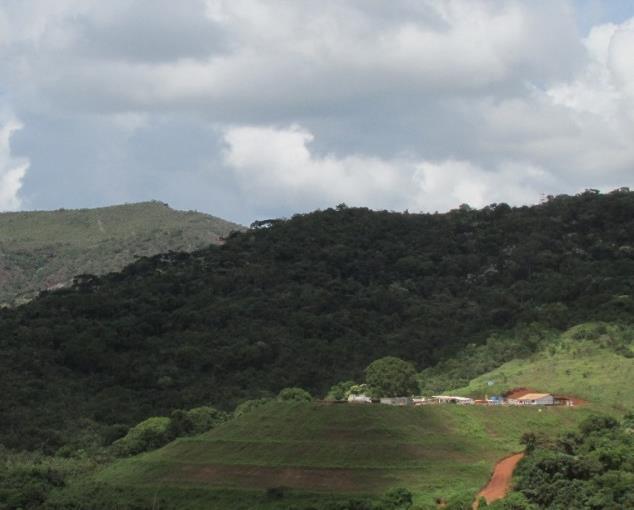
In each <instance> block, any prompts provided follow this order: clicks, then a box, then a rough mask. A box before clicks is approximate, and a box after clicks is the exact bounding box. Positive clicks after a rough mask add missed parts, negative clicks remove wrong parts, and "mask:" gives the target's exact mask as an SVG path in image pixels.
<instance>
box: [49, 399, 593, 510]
mask: <svg viewBox="0 0 634 510" xmlns="http://www.w3.org/2000/svg"><path fill="white" fill-rule="evenodd" d="M587 414H588V410H587V409H581V408H580V409H565V408H558V409H547V410H545V411H544V412H538V411H537V409H528V408H481V407H461V406H450V405H446V406H430V407H424V408H394V407H390V406H384V405H362V404H361V405H354V404H351V405H345V404H344V405H327V404H301V403H297V404H286V403H278V404H269V405H267V406H264V407H261V408H259V409H257V410H255V411H252V412H251V413H248V414H246V415H243V416H241V417H239V418H236V419H235V420H233V421H231V422H228V423H226V424H224V425H222V426H220V427H218V428H217V429H214V430H212V431H211V432H209V433H207V434H204V435H202V436H197V437H194V438H189V439H182V440H177V441H175V442H173V443H170V444H169V445H167V446H166V447H164V448H162V449H160V450H156V451H154V452H150V453H148V454H143V455H140V456H137V457H134V458H131V459H128V460H122V461H118V462H116V463H114V464H113V465H112V466H110V467H108V468H106V469H105V470H104V471H103V472H101V473H99V474H98V475H97V477H96V482H98V484H102V488H101V490H102V492H101V495H100V496H99V495H98V494H100V493H99V492H98V491H97V492H91V491H92V488H90V489H86V487H92V485H91V484H86V486H83V485H82V487H80V488H79V489H78V490H77V491H74V490H70V491H68V492H66V493H65V495H64V496H62V495H58V496H57V497H54V498H52V500H53V501H55V500H57V501H58V504H59V505H61V506H63V504H64V503H63V502H64V501H66V504H68V501H69V500H71V501H72V500H73V499H74V498H77V499H78V500H80V501H81V497H80V496H77V492H79V493H80V494H81V493H82V492H83V491H86V493H90V494H91V496H90V497H91V498H93V499H92V500H91V501H95V500H99V499H100V498H103V501H104V502H106V501H108V498H109V497H117V495H118V497H121V496H120V495H121V494H122V493H125V492H122V491H125V490H127V491H129V492H128V494H129V496H128V497H129V499H130V500H133V499H134V498H135V497H136V498H141V499H139V504H141V501H143V499H144V500H145V501H146V503H149V502H151V501H158V502H160V505H161V508H179V509H186V508H191V509H195V508H200V509H202V508H205V509H211V508H218V509H220V508H222V509H225V508H226V509H233V508H254V507H257V508H269V507H270V508H289V507H292V508H298V509H299V508H324V507H323V506H321V504H320V503H319V502H324V501H328V499H331V498H333V497H334V496H338V497H339V498H342V497H344V496H345V497H350V496H351V495H357V496H360V495H368V496H370V497H373V496H374V497H376V496H378V495H380V494H382V493H383V492H384V491H386V490H388V489H390V488H396V487H407V488H408V489H409V490H411V491H412V492H413V493H415V495H416V501H417V502H418V503H419V504H421V506H422V507H423V508H435V507H436V505H435V500H436V498H441V499H448V500H451V499H454V498H460V499H466V501H467V502H468V501H470V500H471V498H473V496H474V495H475V494H476V493H477V492H478V490H479V489H480V488H481V487H482V486H483V485H484V484H485V483H486V481H487V479H488V477H489V475H490V473H491V470H492V468H493V466H494V464H495V462H496V461H497V460H499V459H500V458H502V457H504V456H506V455H508V454H509V453H511V452H514V451H518V450H520V449H522V446H521V445H520V443H519V439H520V437H521V434H522V432H523V431H525V430H533V431H535V432H543V433H553V434H554V433H555V432H557V431H560V430H562V429H567V428H574V426H575V425H576V424H577V423H578V422H579V421H580V420H582V419H583V418H585V417H586V416H587ZM271 487H285V488H286V490H287V491H288V490H290V492H288V494H287V495H286V496H285V497H284V498H282V499H281V500H280V501H279V502H278V503H275V502H271V501H268V502H267V499H266V497H265V495H264V493H265V490H266V489H268V488H271ZM307 493H308V494H307ZM311 493H312V494H319V496H318V495H315V496H310V495H309V494H311ZM64 498H68V499H66V500H65V499H64ZM52 507H53V508H55V505H54V504H53V506H52ZM104 507H106V504H105V503H104ZM346 508H347V507H346ZM355 508H356V507H355ZM360 508H361V507H360Z"/></svg>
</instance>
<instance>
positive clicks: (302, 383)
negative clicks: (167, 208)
mask: <svg viewBox="0 0 634 510" xmlns="http://www.w3.org/2000/svg"><path fill="white" fill-rule="evenodd" d="M633 288H634V193H631V192H629V191H628V190H618V191H615V192H612V193H609V194H600V193H598V192H595V191H587V192H585V193H582V194H579V195H577V196H559V197H556V198H549V199H548V200H547V201H545V202H544V203H542V204H540V205H537V206H533V207H519V208H511V207H509V206H508V205H506V204H493V205H491V206H488V207H485V208H483V209H481V210H472V209H470V208H468V207H466V206H464V207H460V208H459V209H456V210H453V211H451V212H449V213H446V214H408V213H393V212H387V211H370V210H368V209H358V208H347V207H345V206H343V205H341V206H338V207H337V208H335V209H328V210H324V211H317V212H314V213H311V214H304V215H296V216H294V217H293V218H291V219H288V220H270V221H268V222H258V223H256V224H254V225H253V228H252V229H251V230H249V231H247V232H244V233H235V234H233V235H231V236H230V238H229V239H228V240H227V242H226V243H225V244H224V245H223V246H219V247H217V246H212V247H209V248H206V249H203V250H201V251H198V252H194V253H192V254H187V253H169V254H164V255H159V256H155V257H151V258H142V259H140V260H138V261H137V262H135V263H134V264H132V265H130V266H128V267H126V268H125V269H124V270H123V271H122V272H121V273H113V274H109V275H106V276H100V277H96V276H89V275H83V276H80V277H78V278H76V281H75V285H74V286H73V287H72V288H67V289H62V290H59V291H55V292H48V293H44V294H43V295H42V296H41V297H40V298H38V299H36V300H34V301H33V302H31V303H29V304H27V305H24V306H21V307H19V308H17V309H6V310H2V311H1V312H0V371H1V372H2V374H3V377H2V380H1V383H0V384H1V385H2V387H1V388H0V393H1V394H2V396H3V398H2V399H1V400H0V415H2V416H3V419H2V420H1V422H0V443H2V444H4V445H5V446H7V447H11V448H43V449H44V450H45V451H55V450H56V449H58V448H59V447H60V446H61V445H63V444H66V443H68V442H69V441H71V439H72V440H73V441H79V440H80V439H78V438H80V437H81V435H78V434H77V431H78V430H80V429H83V430H86V429H90V430H93V431H95V434H97V435H99V436H100V437H102V438H104V441H106V440H108V438H109V440H114V439H116V434H115V432H116V431H118V430H125V428H124V426H125V427H129V426H130V425H132V424H134V423H137V422H139V421H141V420H142V419H144V418H147V417H149V416H156V415H169V414H170V413H171V411H172V410H174V409H178V408H181V409H183V408H193V407H196V406H201V405H210V404H211V405H214V406H216V407H218V408H220V409H224V410H227V409H231V408H233V407H234V406H235V404H236V403H238V402H240V401H241V400H244V399H249V398H250V399H253V398H258V397H262V396H268V395H271V394H273V393H277V392H278V391H279V390H280V389H281V388H283V387H288V386H299V387H303V388H306V389H308V390H309V391H311V393H313V394H317V395H324V394H325V393H326V391H327V390H328V388H329V387H330V386H331V385H332V384H333V383H336V382H338V381H344V380H347V379H357V380H359V379H360V378H361V377H360V376H361V373H362V371H363V369H364V368H365V367H366V366H367V365H368V364H369V362H371V361H372V360H374V359H376V358H379V357H381V356H385V355H392V356H398V357H401V358H403V359H405V360H408V361H410V362H413V363H414V365H415V366H416V368H417V369H418V370H421V369H425V368H427V367H430V366H432V365H435V364H437V363H438V362H440V361H442V360H445V359H447V358H449V357H450V356H452V355H453V354H455V353H456V352H458V351H460V350H462V349H463V348H465V347H467V346H470V345H472V344H475V345H480V344H484V343H485V342H486V340H487V339H488V338H490V337H491V335H492V334H495V333H498V332H500V331H509V330H512V328H523V327H526V328H530V325H531V324H533V323H540V324H541V325H543V327H545V328H552V329H563V328H566V327H568V326H570V325H572V324H575V323H580V322H585V321H588V320H608V321H616V322H619V321H620V322H632V318H633V317H634V302H633V301H632V291H633ZM523 325H524V326H523ZM531 341H532V340H531ZM535 343H539V338H537V339H535ZM528 348H529V349H530V348H534V347H530V346H529V347H528ZM502 361H503V360H502ZM490 368H491V367H488V366H485V367H483V368H482V371H486V370H489V369H490Z"/></svg>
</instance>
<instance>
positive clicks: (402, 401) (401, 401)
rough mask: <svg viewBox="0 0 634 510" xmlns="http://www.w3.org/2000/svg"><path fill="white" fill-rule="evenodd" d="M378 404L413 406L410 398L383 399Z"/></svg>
mask: <svg viewBox="0 0 634 510" xmlns="http://www.w3.org/2000/svg"><path fill="white" fill-rule="evenodd" d="M380 402H381V404H386V405H388V406H411V405H413V404H414V401H413V400H412V399H411V398H410V397H384V398H382V399H381V401H380Z"/></svg>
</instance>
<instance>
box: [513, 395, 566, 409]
mask: <svg viewBox="0 0 634 510" xmlns="http://www.w3.org/2000/svg"><path fill="white" fill-rule="evenodd" d="M509 404H513V405H516V406H552V405H554V404H555V397H553V396H552V395H551V394H550V393H527V394H526V395H522V396H521V397H517V398H513V399H509Z"/></svg>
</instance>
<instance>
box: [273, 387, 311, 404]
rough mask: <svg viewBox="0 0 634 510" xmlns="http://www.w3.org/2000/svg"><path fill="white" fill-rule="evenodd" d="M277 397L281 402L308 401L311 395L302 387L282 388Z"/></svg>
mask: <svg viewBox="0 0 634 510" xmlns="http://www.w3.org/2000/svg"><path fill="white" fill-rule="evenodd" d="M277 399H278V400H279V401H281V402H310V401H311V400H312V399H313V397H312V396H311V395H310V393H308V392H307V391H306V390H304V389H302V388H284V389H283V390H282V391H280V392H279V394H278V395H277Z"/></svg>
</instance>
